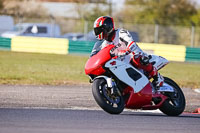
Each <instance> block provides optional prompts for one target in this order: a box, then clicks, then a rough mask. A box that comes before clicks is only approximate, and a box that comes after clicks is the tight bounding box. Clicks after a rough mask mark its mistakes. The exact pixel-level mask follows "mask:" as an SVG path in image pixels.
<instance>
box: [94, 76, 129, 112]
mask: <svg viewBox="0 0 200 133" xmlns="http://www.w3.org/2000/svg"><path fill="white" fill-rule="evenodd" d="M92 93H93V96H94V99H95V101H96V102H97V104H98V105H99V106H100V107H101V108H102V109H103V110H104V111H106V112H107V113H110V114H120V113H121V112H122V111H123V110H124V106H125V103H124V99H123V97H122V96H120V95H119V94H117V93H116V92H114V93H111V91H110V89H109V88H108V87H107V83H106V80H105V79H103V78H100V79H96V80H94V82H93V85H92Z"/></svg>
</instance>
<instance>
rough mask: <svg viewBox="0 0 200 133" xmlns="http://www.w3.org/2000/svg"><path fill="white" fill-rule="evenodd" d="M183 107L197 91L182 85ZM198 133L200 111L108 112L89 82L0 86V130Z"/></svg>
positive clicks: (199, 101)
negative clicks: (176, 113) (172, 113)
mask: <svg viewBox="0 0 200 133" xmlns="http://www.w3.org/2000/svg"><path fill="white" fill-rule="evenodd" d="M183 92H184V94H185V97H186V103H187V105H186V110H190V111H191V110H193V109H195V108H196V107H199V105H200V93H195V92H194V91H193V90H191V89H189V88H183ZM100 132H101V133H102V132H104V133H122V132H123V133H129V132H130V133H136V132H137V133H138V132H139V133H161V132H162V133H163V132H164V133H169V132H170V133H199V132H200V114H191V113H183V114H182V115H181V116H179V117H169V116H166V115H164V114H162V113H153V112H141V111H139V112H138V111H137V112H130V111H129V110H128V111H124V112H123V113H122V114H120V115H110V114H107V113H106V112H104V111H102V110H101V108H100V107H98V105H97V104H96V103H95V101H94V98H93V96H92V93H91V86H90V85H81V86H74V85H70V86H30V85H28V86H27V85H15V86H12V85H0V133H100Z"/></svg>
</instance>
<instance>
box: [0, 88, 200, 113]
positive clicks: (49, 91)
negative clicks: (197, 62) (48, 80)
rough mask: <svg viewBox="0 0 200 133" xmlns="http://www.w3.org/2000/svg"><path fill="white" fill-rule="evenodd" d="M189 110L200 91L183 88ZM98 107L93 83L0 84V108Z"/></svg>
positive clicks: (197, 103) (198, 102) (195, 104)
mask: <svg viewBox="0 0 200 133" xmlns="http://www.w3.org/2000/svg"><path fill="white" fill-rule="evenodd" d="M183 92H184V94H185V97H186V109H185V111H187V112H192V111H194V110H195V109H196V108H198V107H200V93H197V92H195V91H193V90H192V89H190V88H183ZM24 107H25V108H89V109H98V108H99V107H98V105H97V104H96V102H95V100H94V98H93V96H92V91H91V85H68V86H31V85H0V108H24Z"/></svg>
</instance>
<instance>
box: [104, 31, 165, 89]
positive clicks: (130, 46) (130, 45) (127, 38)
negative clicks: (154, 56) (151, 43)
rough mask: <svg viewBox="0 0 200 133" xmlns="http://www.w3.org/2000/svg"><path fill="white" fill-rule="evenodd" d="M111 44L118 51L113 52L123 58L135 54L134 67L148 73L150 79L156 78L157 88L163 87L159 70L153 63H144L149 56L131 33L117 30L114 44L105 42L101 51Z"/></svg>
mask: <svg viewBox="0 0 200 133" xmlns="http://www.w3.org/2000/svg"><path fill="white" fill-rule="evenodd" d="M109 44H114V45H115V46H116V49H115V50H114V51H112V52H113V53H111V54H115V55H119V56H123V54H126V53H127V52H128V53H130V52H132V53H133V55H134V56H133V63H132V64H133V65H134V66H135V67H137V68H138V69H142V70H144V71H145V72H146V73H148V76H149V77H150V78H152V77H153V78H154V79H155V82H156V86H157V87H160V86H162V84H163V82H164V78H163V77H162V76H161V75H160V74H159V73H158V71H157V69H156V68H155V67H154V66H153V65H152V64H151V63H146V64H145V63H143V60H144V57H146V58H148V54H146V53H144V52H143V51H142V50H141V49H140V47H138V45H137V44H136V42H135V41H134V40H133V38H132V37H131V35H130V34H129V32H128V31H127V30H125V29H117V30H115V35H114V36H113V39H112V42H109V41H106V40H105V41H104V42H103V43H102V45H101V49H102V48H104V47H105V46H107V45H109Z"/></svg>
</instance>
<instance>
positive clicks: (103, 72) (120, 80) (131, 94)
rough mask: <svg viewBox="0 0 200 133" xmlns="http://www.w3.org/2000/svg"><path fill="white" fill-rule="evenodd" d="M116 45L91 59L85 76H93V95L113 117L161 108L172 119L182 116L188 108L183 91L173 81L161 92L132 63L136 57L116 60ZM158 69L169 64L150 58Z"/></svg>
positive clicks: (165, 85) (91, 77)
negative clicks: (126, 109) (114, 50)
mask: <svg viewBox="0 0 200 133" xmlns="http://www.w3.org/2000/svg"><path fill="white" fill-rule="evenodd" d="M114 48H115V46H114V45H108V46H106V47H105V48H103V49H102V50H101V51H99V52H98V53H97V54H96V55H94V56H92V57H91V58H89V59H88V61H87V63H86V65H85V73H86V74H87V75H88V76H89V77H90V81H91V83H92V93H93V96H94V99H95V100H96V102H97V104H98V105H99V106H100V107H101V108H102V109H103V110H104V111H106V112H108V113H110V114H119V113H121V112H122V111H123V110H124V108H128V109H142V110H154V109H160V110H161V111H162V112H163V113H164V114H166V115H169V116H177V115H180V114H181V113H182V112H183V111H184V109H185V97H184V94H183V92H182V91H181V88H180V87H179V86H178V85H177V84H176V83H175V82H174V81H173V80H171V79H170V78H167V77H164V84H163V86H162V87H160V88H159V89H158V90H157V89H155V87H154V85H153V83H152V82H151V81H150V80H149V79H148V78H147V77H146V76H145V74H144V73H143V72H141V71H140V70H138V69H136V68H135V67H133V65H131V64H130V60H131V57H132V55H131V54H129V55H127V56H125V57H124V58H120V57H117V56H115V57H112V56H111V54H110V51H113V49H114ZM150 62H152V63H154V66H156V67H157V69H158V70H159V69H161V68H162V67H163V66H165V65H166V64H167V63H168V61H167V60H166V59H165V58H162V57H159V56H154V55H152V58H151V59H150Z"/></svg>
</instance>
